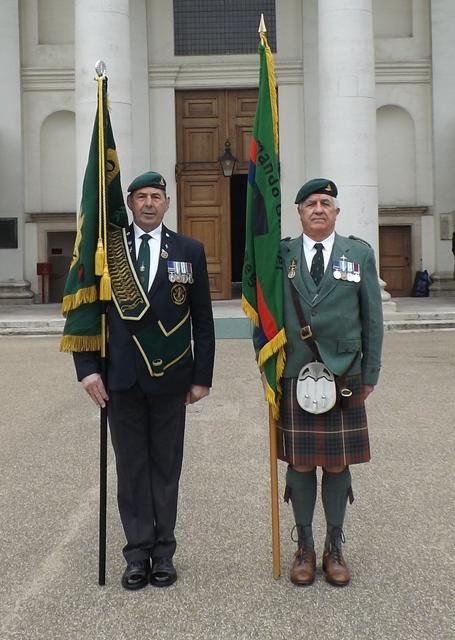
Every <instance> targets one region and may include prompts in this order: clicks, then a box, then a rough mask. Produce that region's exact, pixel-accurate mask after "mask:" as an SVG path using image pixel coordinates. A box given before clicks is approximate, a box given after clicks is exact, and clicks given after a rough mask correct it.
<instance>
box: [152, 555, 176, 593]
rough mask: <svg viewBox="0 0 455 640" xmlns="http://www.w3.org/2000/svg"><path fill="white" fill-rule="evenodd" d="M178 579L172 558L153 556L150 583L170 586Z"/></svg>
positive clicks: (157, 585)
mask: <svg viewBox="0 0 455 640" xmlns="http://www.w3.org/2000/svg"><path fill="white" fill-rule="evenodd" d="M176 580H177V571H176V570H175V567H174V565H173V563H172V558H153V560H152V571H151V572H150V584H151V585H153V586H154V587H170V586H171V584H174V582H175V581H176Z"/></svg>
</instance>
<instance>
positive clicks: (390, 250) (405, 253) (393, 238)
mask: <svg viewBox="0 0 455 640" xmlns="http://www.w3.org/2000/svg"><path fill="white" fill-rule="evenodd" d="M379 264H380V275H381V278H382V279H383V280H384V281H385V282H386V291H388V292H389V293H390V294H391V295H392V296H393V297H395V298H397V297H403V296H410V295H411V290H412V272H411V227H410V226H409V225H403V226H401V225H396V226H380V227H379Z"/></svg>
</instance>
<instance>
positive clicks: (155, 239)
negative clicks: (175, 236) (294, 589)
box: [133, 222, 163, 291]
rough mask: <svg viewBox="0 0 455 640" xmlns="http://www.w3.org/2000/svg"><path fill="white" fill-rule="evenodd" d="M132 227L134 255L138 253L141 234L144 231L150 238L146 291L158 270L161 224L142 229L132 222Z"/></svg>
mask: <svg viewBox="0 0 455 640" xmlns="http://www.w3.org/2000/svg"><path fill="white" fill-rule="evenodd" d="M133 227H134V239H135V247H136V257H137V256H138V255H139V247H140V246H141V243H142V238H141V236H142V235H144V233H148V234H149V236H150V240H149V241H148V243H149V249H150V271H149V284H148V287H147V291H148V290H149V289H150V287H151V286H152V284H153V281H154V280H155V276H156V272H157V271H158V262H159V259H160V248H161V230H162V227H163V225H162V224H160V225H159V227H157V228H156V229H153V231H144V230H143V229H141V228H140V227H138V226H137V225H136V224H135V223H134V222H133Z"/></svg>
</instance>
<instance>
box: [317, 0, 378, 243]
mask: <svg viewBox="0 0 455 640" xmlns="http://www.w3.org/2000/svg"><path fill="white" fill-rule="evenodd" d="M318 19H319V22H318V34H319V46H318V55H319V114H320V118H319V134H320V135H319V139H320V170H321V175H322V176H323V177H327V178H332V179H333V180H334V181H335V182H336V183H337V185H338V187H339V191H340V196H339V200H340V206H341V214H340V218H339V221H338V225H337V227H338V229H339V230H340V232H341V233H344V234H354V235H358V236H360V237H361V238H364V239H365V240H367V242H369V243H370V244H371V245H372V246H373V247H374V248H375V250H376V251H377V248H378V188H377V168H376V100H375V73H374V38H373V13H372V4H371V0H319V3H318Z"/></svg>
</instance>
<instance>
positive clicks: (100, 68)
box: [95, 60, 106, 77]
mask: <svg viewBox="0 0 455 640" xmlns="http://www.w3.org/2000/svg"><path fill="white" fill-rule="evenodd" d="M95 71H96V75H97V76H98V77H101V76H104V75H106V65H105V63H104V62H103V61H102V60H98V62H97V63H96V65H95Z"/></svg>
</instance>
